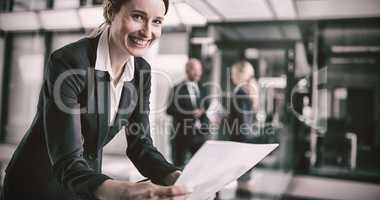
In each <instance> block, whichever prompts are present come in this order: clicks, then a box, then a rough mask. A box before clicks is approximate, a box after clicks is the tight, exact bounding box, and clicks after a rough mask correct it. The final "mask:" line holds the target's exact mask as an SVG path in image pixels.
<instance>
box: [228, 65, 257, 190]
mask: <svg viewBox="0 0 380 200" xmlns="http://www.w3.org/2000/svg"><path fill="white" fill-rule="evenodd" d="M254 75H255V71H254V69H253V66H252V65H251V64H250V63H249V62H247V61H239V62H237V63H235V64H233V65H232V67H231V79H232V83H233V84H234V85H235V89H234V91H233V93H232V95H231V98H230V106H229V108H230V112H229V115H228V118H227V124H228V127H227V128H226V130H228V131H231V132H229V133H228V134H229V135H230V139H231V140H232V141H236V142H249V143H252V142H254V141H253V140H254V138H255V137H256V128H257V126H256V124H255V119H256V113H257V110H258V100H259V98H258V86H257V82H256V80H255V79H254ZM249 174H250V173H249V172H247V173H246V174H244V175H243V176H241V177H240V178H239V179H238V189H237V195H238V196H241V197H248V196H251V195H252V194H251V192H250V190H249V185H248V181H249V180H250V175H249Z"/></svg>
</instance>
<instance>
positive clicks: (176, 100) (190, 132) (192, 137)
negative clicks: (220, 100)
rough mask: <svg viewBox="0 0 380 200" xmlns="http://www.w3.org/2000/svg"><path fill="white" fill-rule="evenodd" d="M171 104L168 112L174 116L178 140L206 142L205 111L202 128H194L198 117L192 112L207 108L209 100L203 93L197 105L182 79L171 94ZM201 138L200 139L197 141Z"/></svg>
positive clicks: (201, 118)
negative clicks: (194, 103)
mask: <svg viewBox="0 0 380 200" xmlns="http://www.w3.org/2000/svg"><path fill="white" fill-rule="evenodd" d="M169 102H170V104H169V106H168V108H167V110H166V113H167V114H169V115H171V116H173V127H174V128H175V130H176V131H175V133H174V134H175V137H174V139H177V140H185V141H187V142H204V141H203V140H205V139H206V137H207V133H208V127H207V125H208V118H207V116H206V114H205V113H204V114H203V115H202V116H201V117H200V122H201V124H202V130H200V131H199V130H198V131H196V130H194V126H193V125H194V123H195V120H196V118H195V117H194V115H193V114H192V112H193V111H194V110H195V109H197V108H203V109H205V110H206V109H207V107H208V102H207V99H205V96H204V95H202V92H201V94H200V96H199V97H198V98H197V99H196V105H195V106H194V105H193V103H192V102H191V98H190V93H189V90H188V88H187V85H186V81H182V82H180V83H179V84H177V85H175V86H174V87H173V88H172V90H171V92H170V95H169ZM197 140H200V141H197Z"/></svg>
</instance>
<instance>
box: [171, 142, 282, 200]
mask: <svg viewBox="0 0 380 200" xmlns="http://www.w3.org/2000/svg"><path fill="white" fill-rule="evenodd" d="M277 146H278V144H247V143H238V142H230V141H207V142H206V143H205V144H204V145H203V146H202V147H201V148H200V149H199V150H198V152H197V153H196V154H195V155H194V156H193V158H192V159H191V160H190V162H189V163H188V164H187V165H186V166H185V168H184V170H183V172H182V175H181V176H180V177H179V178H178V180H177V182H176V183H175V184H176V185H177V184H181V185H185V186H187V187H191V188H193V190H194V191H193V193H192V194H191V195H190V196H189V198H188V200H202V199H206V198H208V197H210V196H211V195H213V194H214V193H216V192H217V191H219V190H221V189H222V188H223V187H224V186H225V185H227V184H229V183H230V182H232V181H234V180H236V179H237V178H239V177H240V176H241V175H243V174H244V173H245V172H247V171H248V170H249V169H251V168H252V167H254V166H255V165H256V164H257V163H259V162H260V161H261V160H262V159H263V158H264V157H265V156H267V155H268V154H269V153H270V152H272V151H273V150H274V149H275V148H276V147H277Z"/></svg>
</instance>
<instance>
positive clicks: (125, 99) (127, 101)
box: [110, 78, 139, 135]
mask: <svg viewBox="0 0 380 200" xmlns="http://www.w3.org/2000/svg"><path fill="white" fill-rule="evenodd" d="M137 89H138V87H137V85H136V78H133V79H132V80H131V81H126V82H124V86H123V91H122V93H121V98H120V103H119V108H118V111H117V113H116V116H115V120H114V123H113V125H112V127H111V130H110V134H111V135H115V134H116V133H117V132H118V131H119V130H120V129H121V128H122V126H127V125H128V118H129V116H130V115H131V114H132V112H133V111H134V110H135V108H136V105H137V101H138V98H139V97H138V93H137Z"/></svg>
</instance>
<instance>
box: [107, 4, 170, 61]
mask: <svg viewBox="0 0 380 200" xmlns="http://www.w3.org/2000/svg"><path fill="white" fill-rule="evenodd" d="M164 15H165V4H164V2H163V1H162V0H129V1H127V2H126V3H125V4H124V5H123V6H122V7H121V9H120V11H119V12H118V13H117V14H116V15H115V16H114V18H113V20H112V22H111V28H110V35H111V38H110V39H111V40H112V42H113V44H114V45H115V46H116V47H117V48H118V49H120V50H121V51H125V52H126V53H128V54H130V55H133V56H142V55H143V54H144V53H145V51H146V50H147V49H148V48H149V47H150V46H152V44H153V42H155V41H156V40H157V39H158V38H160V36H161V29H162V22H163V20H164Z"/></svg>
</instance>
